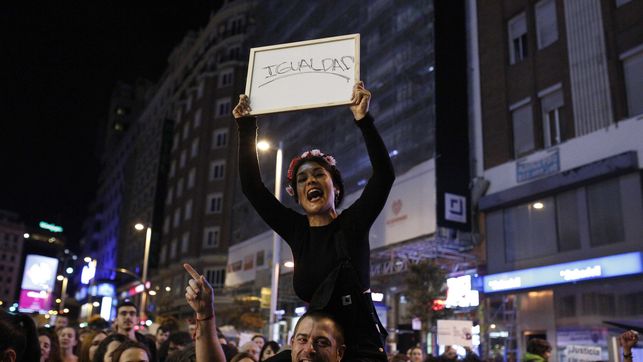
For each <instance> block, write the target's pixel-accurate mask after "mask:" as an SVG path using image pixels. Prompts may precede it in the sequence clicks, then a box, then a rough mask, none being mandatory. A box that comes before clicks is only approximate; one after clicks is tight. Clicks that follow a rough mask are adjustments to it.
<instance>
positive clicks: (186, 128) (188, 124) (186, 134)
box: [182, 122, 190, 140]
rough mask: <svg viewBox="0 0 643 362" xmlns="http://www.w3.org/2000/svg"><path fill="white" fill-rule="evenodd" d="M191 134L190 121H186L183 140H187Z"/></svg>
mask: <svg viewBox="0 0 643 362" xmlns="http://www.w3.org/2000/svg"><path fill="white" fill-rule="evenodd" d="M189 135H190V122H185V123H184V124H183V137H182V138H183V140H186V139H187V138H188V136H189Z"/></svg>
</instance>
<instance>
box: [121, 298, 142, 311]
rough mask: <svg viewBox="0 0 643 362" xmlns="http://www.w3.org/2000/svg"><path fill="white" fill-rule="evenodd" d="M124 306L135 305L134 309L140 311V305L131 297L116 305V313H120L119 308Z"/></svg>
mask: <svg viewBox="0 0 643 362" xmlns="http://www.w3.org/2000/svg"><path fill="white" fill-rule="evenodd" d="M123 307H134V309H136V313H138V307H137V306H136V304H134V302H132V301H131V300H129V299H125V300H123V301H122V302H120V303H118V305H117V306H116V314H118V310H119V309H121V308H123Z"/></svg>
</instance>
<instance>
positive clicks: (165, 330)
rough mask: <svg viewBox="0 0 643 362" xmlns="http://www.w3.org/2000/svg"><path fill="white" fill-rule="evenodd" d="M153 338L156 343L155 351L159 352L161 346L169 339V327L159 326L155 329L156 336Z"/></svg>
mask: <svg viewBox="0 0 643 362" xmlns="http://www.w3.org/2000/svg"><path fill="white" fill-rule="evenodd" d="M154 336H155V342H156V350H157V351H160V349H161V344H163V342H165V341H167V339H168V338H169V337H170V327H169V326H166V325H161V326H159V327H158V328H157V329H156V334H155V335H154Z"/></svg>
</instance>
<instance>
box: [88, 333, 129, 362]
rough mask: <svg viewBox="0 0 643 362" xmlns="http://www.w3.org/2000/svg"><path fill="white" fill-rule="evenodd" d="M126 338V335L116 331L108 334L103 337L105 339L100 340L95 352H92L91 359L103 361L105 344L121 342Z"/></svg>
mask: <svg viewBox="0 0 643 362" xmlns="http://www.w3.org/2000/svg"><path fill="white" fill-rule="evenodd" d="M126 340H127V336H125V335H123V334H118V333H112V334H108V335H107V337H105V339H103V340H102V341H100V344H99V345H98V348H96V352H94V358H93V359H92V361H93V362H103V359H104V358H105V353H107V346H109V344H110V343H112V342H114V341H116V342H120V343H123V342H125V341H126Z"/></svg>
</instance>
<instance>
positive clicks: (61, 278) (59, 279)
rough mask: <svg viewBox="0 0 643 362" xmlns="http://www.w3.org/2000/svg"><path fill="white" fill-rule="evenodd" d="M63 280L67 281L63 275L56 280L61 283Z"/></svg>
mask: <svg viewBox="0 0 643 362" xmlns="http://www.w3.org/2000/svg"><path fill="white" fill-rule="evenodd" d="M63 279H65V277H64V276H62V275H59V276H57V277H56V280H58V281H59V282H60V281H62V280H63Z"/></svg>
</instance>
